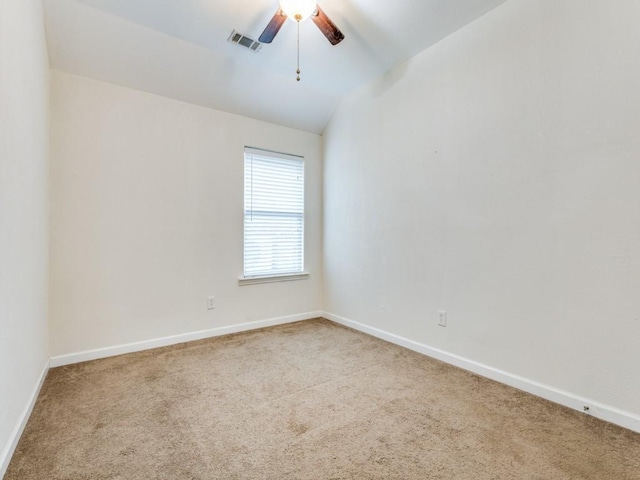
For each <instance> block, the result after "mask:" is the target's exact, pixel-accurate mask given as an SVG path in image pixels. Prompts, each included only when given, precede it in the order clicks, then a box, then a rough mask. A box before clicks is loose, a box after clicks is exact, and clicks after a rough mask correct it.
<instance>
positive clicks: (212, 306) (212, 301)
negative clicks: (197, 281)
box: [207, 297, 216, 310]
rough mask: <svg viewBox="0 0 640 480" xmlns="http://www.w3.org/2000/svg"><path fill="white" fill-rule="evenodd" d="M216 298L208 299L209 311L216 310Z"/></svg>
mask: <svg viewBox="0 0 640 480" xmlns="http://www.w3.org/2000/svg"><path fill="white" fill-rule="evenodd" d="M215 308H216V297H207V310H215Z"/></svg>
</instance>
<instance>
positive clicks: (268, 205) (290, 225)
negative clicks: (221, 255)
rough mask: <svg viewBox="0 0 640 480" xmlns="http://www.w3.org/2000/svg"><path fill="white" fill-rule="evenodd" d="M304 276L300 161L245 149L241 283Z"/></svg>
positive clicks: (289, 156) (302, 178)
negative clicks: (259, 279)
mask: <svg viewBox="0 0 640 480" xmlns="http://www.w3.org/2000/svg"><path fill="white" fill-rule="evenodd" d="M303 274H304V158H302V157H296V156H293V155H285V154H281V153H273V152H267V151H264V150H257V149H253V148H245V151H244V278H245V279H252V278H253V279H256V278H264V277H278V276H280V277H282V278H283V279H293V278H294V277H291V276H296V275H303ZM286 277H289V278H286ZM241 283H242V281H241Z"/></svg>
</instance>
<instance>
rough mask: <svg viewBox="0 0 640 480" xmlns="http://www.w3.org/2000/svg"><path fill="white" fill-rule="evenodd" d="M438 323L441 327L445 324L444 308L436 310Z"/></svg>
mask: <svg viewBox="0 0 640 480" xmlns="http://www.w3.org/2000/svg"><path fill="white" fill-rule="evenodd" d="M438 325H440V326H441V327H446V326H447V312H445V311H444V310H438Z"/></svg>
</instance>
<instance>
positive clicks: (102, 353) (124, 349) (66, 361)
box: [0, 312, 322, 478]
mask: <svg viewBox="0 0 640 480" xmlns="http://www.w3.org/2000/svg"><path fill="white" fill-rule="evenodd" d="M321 316H322V312H307V313H300V314H297V315H288V316H285V317H276V318H269V319H266V320H257V321H254V322H246V323H239V324H236V325H228V326H224V327H217V328H212V329H210V330H200V331H198V332H190V333H182V334H179V335H172V336H170V337H163V338H154V339H151V340H143V341H141V342H134V343H127V344H124V345H114V346H112V347H105V348H98V349H95V350H85V351H82V352H77V353H69V354H66V355H56V356H54V357H51V361H50V362H51V363H50V365H51V368H54V367H61V366H63V365H70V364H73V363H80V362H86V361H89V360H97V359H99V358H106V357H113V356H115V355H122V354H125V353H132V352H140V351H142V350H149V349H151V348H158V347H166V346H168V345H175V344H177V343H184V342H191V341H194V340H201V339H203V338H211V337H219V336H221V335H229V334H231V333H238V332H246V331H248V330H256V329H258V328H265V327H272V326H275V325H283V324H286V323H293V322H299V321H302V320H310V319H312V318H318V317H321ZM0 478H1V477H0Z"/></svg>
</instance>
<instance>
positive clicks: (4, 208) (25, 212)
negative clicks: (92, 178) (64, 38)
mask: <svg viewBox="0 0 640 480" xmlns="http://www.w3.org/2000/svg"><path fill="white" fill-rule="evenodd" d="M48 69H49V61H48V57H47V50H46V45H45V39H44V27H43V20H42V6H41V4H40V1H39V0H0V477H2V475H3V473H4V468H6V466H7V461H8V457H9V456H10V454H11V453H12V451H13V448H14V447H15V441H16V440H17V435H18V434H19V432H20V427H21V424H22V420H23V418H24V416H25V415H26V414H27V406H28V405H29V404H30V401H31V398H32V396H33V394H34V391H35V389H36V388H37V387H38V385H39V381H40V379H41V377H42V374H43V371H44V369H45V366H46V364H47V362H48V358H49V355H48V354H49V352H48V345H47V335H48V333H47V267H48V266H47V263H48V243H49V242H48V238H49V234H48V217H49V211H48V209H49V205H48V162H47V155H48V147H49V131H48V130H49V125H48V121H49V106H48V105H49V99H48V96H49V79H48V75H49V74H48Z"/></svg>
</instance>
